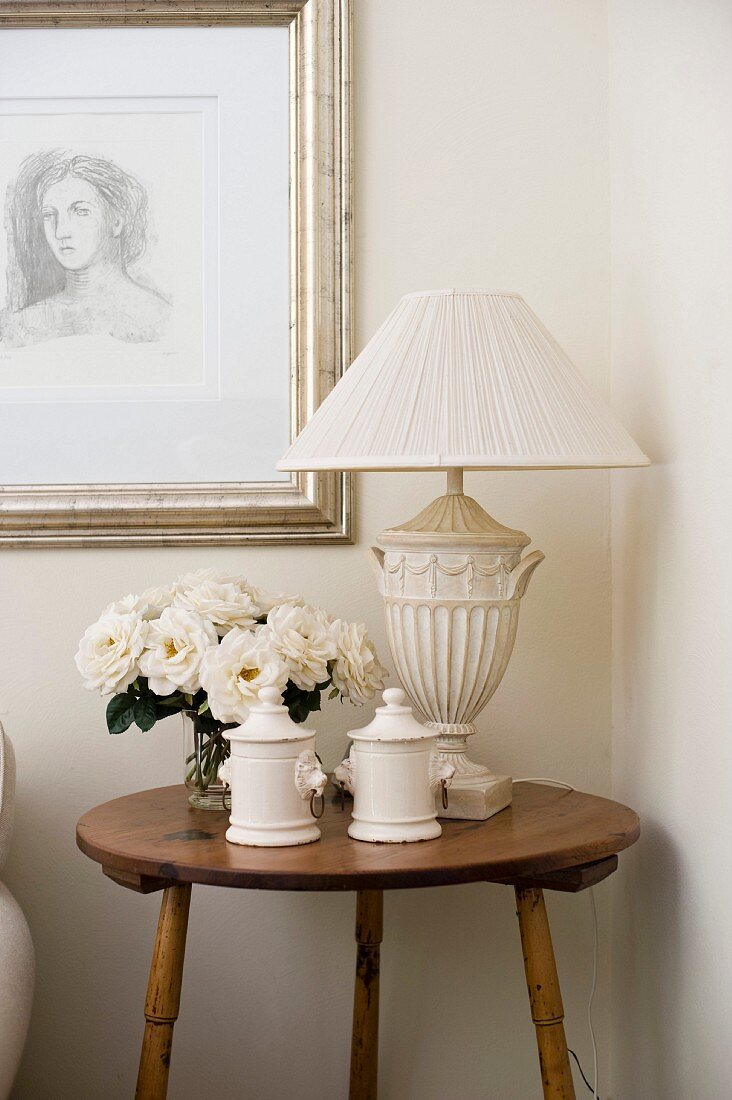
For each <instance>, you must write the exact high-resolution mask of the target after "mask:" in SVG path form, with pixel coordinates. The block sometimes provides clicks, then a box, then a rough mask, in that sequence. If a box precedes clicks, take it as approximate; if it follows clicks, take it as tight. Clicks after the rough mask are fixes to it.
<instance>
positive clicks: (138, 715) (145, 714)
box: [135, 695, 158, 733]
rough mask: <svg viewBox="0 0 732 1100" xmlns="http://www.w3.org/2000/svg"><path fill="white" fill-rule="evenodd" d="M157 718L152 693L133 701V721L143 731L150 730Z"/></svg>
mask: <svg viewBox="0 0 732 1100" xmlns="http://www.w3.org/2000/svg"><path fill="white" fill-rule="evenodd" d="M157 720H158V710H157V707H156V706H155V699H154V697H153V696H152V695H143V696H142V697H141V698H140V699H138V700H137V702H136V703H135V723H136V725H137V726H138V727H139V728H140V729H141V730H142V732H143V733H147V731H148V730H151V729H152V728H153V726H154V725H155V723H156V722H157Z"/></svg>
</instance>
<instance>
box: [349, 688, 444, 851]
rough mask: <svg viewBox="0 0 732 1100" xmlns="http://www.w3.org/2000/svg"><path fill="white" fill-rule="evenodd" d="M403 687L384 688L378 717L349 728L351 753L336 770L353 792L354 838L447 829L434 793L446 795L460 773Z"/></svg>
mask: <svg viewBox="0 0 732 1100" xmlns="http://www.w3.org/2000/svg"><path fill="white" fill-rule="evenodd" d="M405 698H406V695H405V693H404V692H403V691H402V690H401V689H400V688H389V689H388V690H387V691H385V692H384V703H385V704H386V705H385V706H383V707H377V709H376V715H375V717H374V720H373V722H370V723H369V725H368V726H364V728H363V729H360V730H353V731H352V732H351V733H349V735H348V736H349V737H350V738H351V739H352V741H353V744H352V746H351V751H350V754H349V756H348V757H347V758H346V759H345V760H344V761H343V763H342V764H340V765H339V766H338V767H337V768H336V770H335V780H336V783H342V784H343V785H344V786H345V787H346V788H347V789H348V790H349V791H351V793H352V794H353V820H352V821H351V824H350V825H349V827H348V835H349V836H351V837H353V838H354V839H355V840H368V841H381V842H384V843H394V844H400V843H405V842H408V841H413V840H433V839H434V838H435V837H438V836H440V834H441V832H442V828H441V826H440V825H439V823H438V821H437V809H436V807H435V796H436V795H437V794H438V793H439V794H440V797H441V798H442V795H444V796H445V799H446V798H447V788H448V787H449V785H450V782H451V780H452V777H453V774H454V772H455V769H454V767H453V766H452V764H448V763H447V762H446V761H445V760H443V759H442V757H441V756H440V754H439V753H438V752H436V751H435V731H434V730H431V729H428V728H427V727H426V726H423V725H421V724H420V723H419V722H418V721H417V720H416V718H415V717H414V715H413V714H412V708H411V707H409V706H405V703H404V700H405Z"/></svg>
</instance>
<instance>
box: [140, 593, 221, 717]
mask: <svg viewBox="0 0 732 1100" xmlns="http://www.w3.org/2000/svg"><path fill="white" fill-rule="evenodd" d="M217 642H218V637H217V635H216V631H215V630H214V628H213V626H212V625H211V623H209V622H207V621H206V620H205V619H202V618H201V616H200V615H196V614H195V612H193V611H185V610H184V609H183V608H180V607H166V608H165V610H164V611H163V612H162V614H161V616H160V618H159V619H155V620H153V622H151V623H149V624H148V633H147V648H146V649H145V651H144V653H143V654H142V656H141V657H140V671H141V672H142V674H143V676H147V678H148V681H149V684H150V690H151V691H154V692H155V694H156V695H172V694H173V692H174V691H183V692H185V693H186V694H188V695H193V694H194V693H195V692H196V691H198V689H199V688H200V686H201V681H200V679H199V673H200V670H201V661H202V660H203V655H204V653H205V652H206V650H207V649H208V648H209V646H215V645H216V644H217Z"/></svg>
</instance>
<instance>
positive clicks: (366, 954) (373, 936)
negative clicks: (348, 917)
mask: <svg viewBox="0 0 732 1100" xmlns="http://www.w3.org/2000/svg"><path fill="white" fill-rule="evenodd" d="M383 899H384V895H383V893H382V891H381V890H359V891H358V900H357V903H356V943H357V945H358V947H357V953H356V987H355V990H354V994H353V1032H352V1036H351V1084H350V1089H349V1092H348V1097H349V1100H376V1090H377V1087H378V1086H377V1079H378V1063H379V945H380V943H381V938H382V930H383Z"/></svg>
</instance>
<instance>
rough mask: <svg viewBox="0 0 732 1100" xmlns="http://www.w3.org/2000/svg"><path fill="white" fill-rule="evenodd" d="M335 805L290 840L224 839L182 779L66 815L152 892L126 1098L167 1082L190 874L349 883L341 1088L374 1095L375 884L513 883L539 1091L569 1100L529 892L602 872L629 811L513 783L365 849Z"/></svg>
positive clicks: (540, 927) (550, 973)
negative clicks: (348, 981)
mask: <svg viewBox="0 0 732 1100" xmlns="http://www.w3.org/2000/svg"><path fill="white" fill-rule="evenodd" d="M349 806H350V804H349V803H346V809H345V812H344V811H343V810H342V809H341V807H340V803H339V802H338V801H337V800H334V801H333V802H331V803H330V804H328V805H327V807H326V812H325V815H324V816H323V818H322V820H321V822H320V827H321V830H322V834H323V835H322V838H321V840H319V841H317V842H316V843H315V844H307V845H303V846H300V847H295V848H247V847H241V846H238V845H232V844H228V843H227V842H226V840H225V839H224V833H225V831H226V827H227V825H228V815H227V814H225V813H224V812H221V813H216V812H214V811H211V810H194V809H193V808H192V807H191V806H189V804H188V792H187V791H186V789H185V788H184V787H183V786H176V787H159V788H157V789H156V790H152V791H140V792H139V793H137V794H132V795H127V796H126V797H124V798H116V799H114V800H113V801H112V802H106V803H104V805H102V806H97V807H96V808H95V809H93V810H90V811H89V812H88V813H86V814H84V816H83V817H82V818H81V819H80V820H79V823H78V825H77V829H76V840H77V844H78V846H79V848H80V849H81V851H82V852H84V854H85V855H87V856H89V857H90V858H91V859H93V860H96V861H97V863H100V864H101V865H102V870H103V872H104V874H105V875H107V876H108V877H109V878H111V879H113V880H114V881H115V882H117V883H119V884H120V885H121V886H125V887H127V888H128V889H131V890H137V891H139V892H141V893H151V892H153V891H156V890H162V891H163V899H162V904H161V908H160V918H159V920H158V929H157V935H156V938H155V946H154V949H153V957H152V964H151V967H150V980H149V983H148V990H147V998H146V1001H145V1021H146V1022H145V1033H144V1038H143V1043H142V1053H141V1055H140V1069H139V1075H138V1080H137V1092H136V1096H137V1097H138V1098H139V1100H158V1098H162V1097H165V1095H166V1091H167V1084H168V1070H169V1066H170V1053H171V1047H172V1041H173V1026H174V1024H175V1021H176V1019H177V1017H178V1008H179V1003H180V990H181V982H182V977H183V959H184V954H185V941H186V930H187V926H188V910H189V906H190V899H191V887H192V884H193V883H202V884H204V885H207V886H235V887H241V888H243V889H253V890H257V889H259V890H355V891H356V892H357V905H356V943H357V953H356V986H355V995H354V1011H353V1033H352V1043H351V1076H350V1091H349V1097H350V1100H376V1090H377V1057H378V1025H379V944H380V943H381V939H382V899H383V891H384V890H395V889H404V888H405V887H412V886H449V885H453V884H455V883H461V882H498V883H503V884H505V885H509V886H513V887H514V889H515V892H516V903H517V915H518V920H519V929H520V933H521V943H522V946H523V954H524V968H525V972H526V981H527V984H528V990H529V999H530V1002H531V1013H532V1018H533V1021H534V1024H535V1026H536V1037H537V1044H538V1047H539V1062H540V1067H541V1078H542V1085H543V1089H544V1096H545V1097H546V1098H552V1100H560V1098H561V1100H567V1098H570V1100H571V1098H573V1097H574V1096H575V1093H574V1086H573V1084H572V1073H571V1070H570V1065H569V1058H568V1055H567V1044H566V1040H565V1036H564V1024H563V1019H564V1010H563V1008H562V998H561V993H560V989H559V979H558V977H557V969H556V964H555V961H554V951H553V948H552V942H551V935H550V932H549V925H548V922H547V916H546V908H545V905H544V895H543V890H545V889H550V890H564V891H569V892H573V893H574V892H577V891H579V890H584V889H586V888H587V887H588V886H592V885H594V884H595V883H596V882H600V881H601V880H602V879H604V878H607V876H608V875H610V874H612V872H613V871H614V870H615V869H616V867H617V863H618V859H617V853H618V852H620V851H622V850H623V849H624V848H627V847H629V846H630V845H631V844H633V843H634V842H635V841H636V840H637V838H638V835H639V822H638V817H637V815H636V814H635V813H634V812H633V811H632V810H630V809H628V807H627V806H622V805H620V803H618V802H611V801H608V800H607V799H605V798H597V797H595V796H594V795H589V794H582V793H581V792H579V791H567V790H563V789H561V788H557V787H550V786H547V785H544V784H538V783H517V784H515V786H514V800H513V805H511V806H509V807H508V808H507V809H505V810H502V811H501V812H500V813H499V814H496V815H495V817H492V818H490V819H489V820H488V821H443V822H442V827H443V834H442V836H441V837H440V838H439V839H438V840H429V841H422V842H420V843H416V844H365V843H363V842H362V841H358V840H351V839H350V837H349V836H348V835H347V832H346V830H347V827H348V822H349V819H350V814H349V812H348V810H349Z"/></svg>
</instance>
